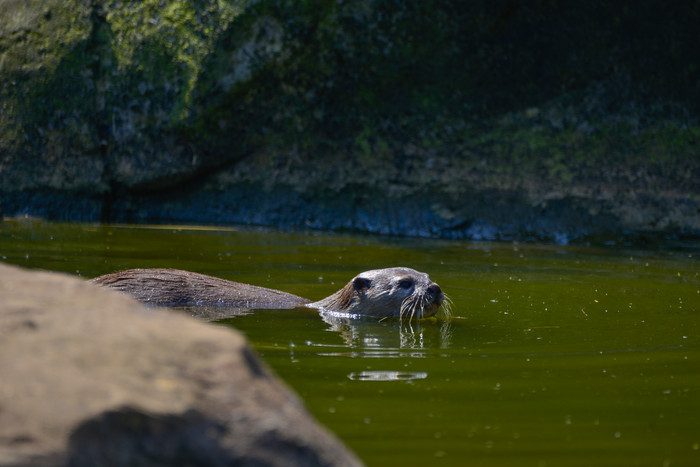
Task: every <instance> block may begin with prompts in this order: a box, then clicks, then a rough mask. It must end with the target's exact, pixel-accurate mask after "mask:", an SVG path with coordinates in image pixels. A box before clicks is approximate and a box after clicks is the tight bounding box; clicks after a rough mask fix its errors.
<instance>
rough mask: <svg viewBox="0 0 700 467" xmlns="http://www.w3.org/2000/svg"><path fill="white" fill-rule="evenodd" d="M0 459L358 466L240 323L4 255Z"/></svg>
mask: <svg viewBox="0 0 700 467" xmlns="http://www.w3.org/2000/svg"><path fill="white" fill-rule="evenodd" d="M0 301H2V306H0V374H1V375H2V377H1V378H0V464H2V465H16V466H21V465H26V466H35V465H73V466H83V465H84V466H94V465H123V466H134V465H140V466H147V465H159V466H164V465H173V466H175V465H212V466H216V465H221V466H223V465H280V466H282V465H284V466H287V465H304V466H306V465H359V464H360V462H359V461H358V459H357V458H356V457H355V456H354V455H353V454H352V453H351V452H350V451H348V450H347V448H345V447H344V446H343V445H342V444H341V443H340V442H339V441H338V440H337V439H336V438H335V437H333V436H332V435H331V434H330V433H329V432H327V431H326V430H325V429H324V428H322V427H320V426H319V425H318V424H317V423H316V422H315V421H314V420H313V419H312V417H311V416H310V415H309V414H308V412H307V411H306V410H305V408H304V406H303V404H302V403H301V401H300V400H299V399H298V398H297V397H296V396H295V395H294V394H293V393H292V392H290V390H289V389H287V388H286V387H285V386H284V385H283V384H282V383H280V382H279V381H278V380H277V379H276V378H275V377H274V376H273V375H272V374H271V373H270V370H268V369H267V367H266V366H265V365H264V364H263V363H262V362H261V361H260V360H259V359H258V357H257V356H256V355H255V354H254V352H253V351H251V349H250V347H249V346H248V345H247V343H246V342H245V339H244V338H243V337H242V336H241V335H240V334H239V333H237V332H235V331H233V330H231V329H226V328H221V327H216V326H213V325H208V324H204V323H201V322H197V321H195V320H193V319H191V318H189V317H186V316H184V315H180V314H178V313H175V312H169V311H166V310H162V309H155V308H145V307H144V306H142V305H140V304H139V303H137V302H136V301H134V300H132V299H131V298H128V297H127V296H125V295H122V294H120V293H118V292H114V291H109V290H105V289H101V288H99V287H97V286H94V285H92V284H88V283H87V282H85V281H82V280H79V279H77V278H73V277H69V276H66V275H63V274H58V273H50V272H36V271H27V270H22V269H20V268H17V267H14V266H7V265H2V264H0Z"/></svg>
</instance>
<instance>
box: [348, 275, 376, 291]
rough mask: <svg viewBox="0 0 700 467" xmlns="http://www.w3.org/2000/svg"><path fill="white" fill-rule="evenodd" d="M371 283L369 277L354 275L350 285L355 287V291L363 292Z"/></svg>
mask: <svg viewBox="0 0 700 467" xmlns="http://www.w3.org/2000/svg"><path fill="white" fill-rule="evenodd" d="M371 284H372V281H370V280H369V279H365V278H363V277H356V278H354V279H353V280H352V286H353V287H354V288H355V290H356V291H357V292H363V291H365V290H367V289H369V286H370V285H371Z"/></svg>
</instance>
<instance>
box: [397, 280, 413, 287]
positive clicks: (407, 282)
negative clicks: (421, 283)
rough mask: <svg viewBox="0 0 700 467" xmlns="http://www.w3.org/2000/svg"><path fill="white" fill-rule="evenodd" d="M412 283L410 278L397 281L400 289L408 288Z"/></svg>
mask: <svg viewBox="0 0 700 467" xmlns="http://www.w3.org/2000/svg"><path fill="white" fill-rule="evenodd" d="M412 285H413V281H411V279H402V280H401V281H399V287H400V288H402V289H410V288H411V286H412Z"/></svg>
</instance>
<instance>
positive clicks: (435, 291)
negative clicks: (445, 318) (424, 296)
mask: <svg viewBox="0 0 700 467" xmlns="http://www.w3.org/2000/svg"><path fill="white" fill-rule="evenodd" d="M428 293H429V294H430V295H432V296H433V297H437V296H439V295H441V294H442V289H441V288H440V286H439V285H437V284H431V285H430V287H428Z"/></svg>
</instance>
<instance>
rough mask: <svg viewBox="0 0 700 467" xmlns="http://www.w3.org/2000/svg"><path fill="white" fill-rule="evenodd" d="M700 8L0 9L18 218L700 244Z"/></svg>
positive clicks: (387, 3) (8, 190)
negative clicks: (669, 237)
mask: <svg viewBox="0 0 700 467" xmlns="http://www.w3.org/2000/svg"><path fill="white" fill-rule="evenodd" d="M698 21H700V10H698V8H697V6H696V5H695V4H694V3H693V2H676V3H674V5H673V7H667V6H665V5H663V4H661V3H660V2H658V1H654V0H644V1H623V2H615V3H610V2H584V3H580V4H578V5H569V4H566V5H565V4H563V3H561V2H535V3H534V4H529V5H515V4H513V3H512V2H502V1H496V2H488V3H473V4H465V3H464V2H458V1H453V0H446V1H439V2H429V3H421V2H400V1H396V0H365V1H359V2H318V1H306V0H304V1H287V0H276V1H262V0H258V1H252V0H250V1H235V0H222V1H213V0H212V1H195V0H177V1H172V2H165V3H163V2H160V1H158V0H146V1H142V2H131V1H125V0H98V1H94V0H93V1H88V0H70V1H65V2H63V1H57V0H48V1H41V2H40V1H36V0H31V1H20V0H8V1H6V2H3V3H2V4H0V54H2V57H0V99H1V102H2V104H1V105H2V112H0V154H1V155H0V157H1V158H2V159H1V160H0V195H1V196H2V198H1V199H0V208H1V209H3V211H4V212H5V213H6V214H16V213H23V212H26V213H31V214H36V215H45V216H47V217H51V218H67V219H98V220H120V221H121V220H127V221H143V220H163V219H167V220H182V221H188V222H244V223H245V222H249V223H259V224H266V225H281V226H295V227H299V226H313V227H319V228H349V229H356V230H360V231H371V232H384V233H391V234H409V235H425V236H434V237H448V238H524V237H540V238H542V237H544V238H550V239H559V240H562V241H566V240H567V239H570V238H576V237H583V236H587V235H596V234H604V235H610V234H613V235H614V234H619V233H620V232H630V231H631V232H642V233H650V234H652V235H665V234H673V235H699V234H700V221H699V220H698V218H699V216H698V215H697V213H698V209H700V194H699V193H700V158H698V157H697V145H698V141H700V123H699V120H698V116H699V115H700V106H699V105H698V102H700V91H698V89H700V88H699V87H698V85H697V83H698V82H700V65H699V64H698V60H697V52H696V51H697V50H698V49H699V48H700V36H698V35H697V34H696V32H695V29H696V28H695V25H696V24H697V22H698Z"/></svg>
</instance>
